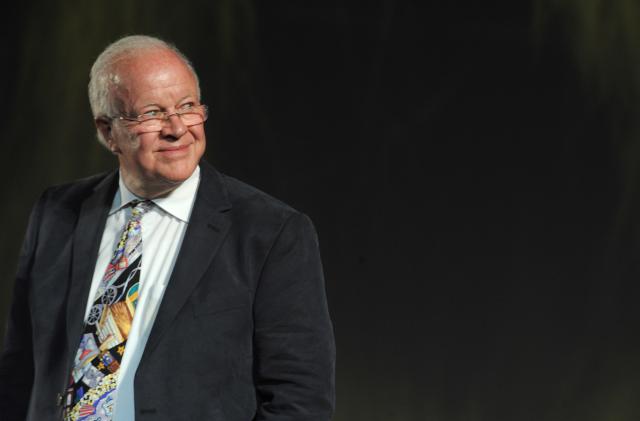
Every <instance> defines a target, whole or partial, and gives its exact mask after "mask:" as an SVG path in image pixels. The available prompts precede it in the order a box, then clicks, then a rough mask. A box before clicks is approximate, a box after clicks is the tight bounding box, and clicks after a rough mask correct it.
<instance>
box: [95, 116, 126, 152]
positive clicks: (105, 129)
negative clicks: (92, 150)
mask: <svg viewBox="0 0 640 421" xmlns="http://www.w3.org/2000/svg"><path fill="white" fill-rule="evenodd" d="M94 122H95V125H96V129H98V131H99V132H100V134H101V135H102V137H103V138H104V140H105V141H106V142H107V145H108V146H109V149H110V150H111V152H113V153H114V154H118V153H119V152H120V148H118V145H117V144H116V142H114V141H113V135H112V134H111V130H112V127H111V119H109V118H106V117H98V118H96V119H95V120H94Z"/></svg>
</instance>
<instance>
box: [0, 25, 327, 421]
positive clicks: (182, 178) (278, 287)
mask: <svg viewBox="0 0 640 421" xmlns="http://www.w3.org/2000/svg"><path fill="white" fill-rule="evenodd" d="M89 98H90V102H91V108H92V110H93V115H94V118H95V123H96V127H97V130H98V137H99V139H100V141H101V142H102V143H103V144H104V145H105V146H106V147H108V148H109V150H110V151H111V152H112V153H113V154H114V155H115V156H116V157H117V158H118V162H119V169H118V170H117V171H114V172H111V173H108V174H103V175H97V176H94V177H90V178H87V179H84V180H80V181H77V182H74V183H70V184H66V185H62V186H57V187H52V188H50V189H48V190H47V191H45V192H44V193H43V195H42V197H41V198H40V200H39V201H38V202H37V204H36V205H35V207H34V210H33V212H32V214H31V218H30V221H29V227H28V230H27V234H26V238H25V242H24V245H23V250H22V253H21V257H20V261H19V266H18V273H17V277H16V283H15V287H14V296H13V301H12V306H11V311H10V314H9V323H8V326H7V333H6V338H5V349H4V351H3V353H2V357H1V359H0V418H1V419H2V420H14V419H15V420H24V419H25V418H26V419H28V420H53V419H63V420H102V421H105V420H117V421H126V420H133V419H138V420H144V419H150V420H225V421H229V420H239V421H240V420H242V421H250V420H295V421H303V420H328V419H330V417H331V414H332V411H333V402H334V361H335V348H334V340H333V330H332V326H331V322H330V319H329V315H328V310H327V303H326V295H325V291H324V280H323V275H322V266H321V263H320V257H319V252H318V243H317V238H316V234H315V231H314V228H313V226H312V224H311V222H310V220H309V218H307V217H306V216H305V215H304V214H301V213H299V212H297V211H295V210H294V209H292V208H290V207H289V206H287V205H285V204H284V203H282V202H279V201H278V200H276V199H273V198H272V197H270V196H268V195H266V194H264V193H262V192H260V191H259V190H257V189H255V188H253V187H250V186H248V185H246V184H244V183H242V182H240V181H238V180H235V179H233V178H231V177H228V176H225V175H223V174H220V173H218V172H217V171H216V170H215V169H214V168H213V167H211V166H210V165H209V164H207V163H206V162H204V161H201V158H202V155H203V153H204V150H205V144H206V140H205V132H204V123H205V121H206V120H207V115H208V114H207V113H208V112H207V107H206V106H205V105H203V104H201V102H200V89H199V84H198V78H197V76H196V73H195V72H194V70H193V68H192V66H191V64H190V63H189V61H188V60H187V59H186V58H185V57H184V56H183V55H182V54H181V53H180V52H179V51H178V50H177V49H176V48H175V47H173V46H171V45H168V44H167V43H165V42H164V41H161V40H159V39H156V38H152V37H147V36H130V37H125V38H122V39H120V40H119V41H117V42H115V43H113V44H112V45H110V46H109V47H107V48H106V49H105V51H104V52H102V54H101V55H100V56H99V57H98V59H97V60H96V62H95V64H94V65H93V68H92V69H91V81H90V83H89Z"/></svg>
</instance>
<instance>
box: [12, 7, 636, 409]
mask: <svg viewBox="0 0 640 421" xmlns="http://www.w3.org/2000/svg"><path fill="white" fill-rule="evenodd" d="M485 3H486V2H460V1H449V2H440V3H432V2H427V1H424V2H422V1H413V2H411V1H406V2H402V1H390V0H386V1H385V0H379V1H372V2H362V3H361V4H355V3H346V2H331V1H322V2H320V1H307V2H285V1H269V2H256V1H250V0H236V1H231V0H224V1H193V2H189V3H185V2H176V1H173V2H171V1H155V2H152V1H137V2H129V1H124V0H114V1H109V2H107V1H103V0H101V1H94V2H81V1H65V2H62V1H58V2H55V1H45V0H34V1H32V2H30V3H28V4H22V5H14V6H13V9H12V10H6V11H5V12H4V17H5V23H4V25H3V27H2V29H1V30H2V43H3V46H2V48H3V49H2V52H3V56H4V60H3V75H4V78H3V79H2V83H1V86H2V99H3V101H1V102H0V103H1V107H2V110H1V111H2V113H1V114H0V119H1V120H0V121H1V123H2V126H0V127H2V129H3V135H2V140H1V144H2V151H3V153H2V154H0V175H1V176H2V180H3V181H2V184H1V186H0V188H1V191H0V197H1V198H2V206H1V207H0V232H2V234H1V239H2V241H0V251H1V253H0V276H1V278H0V314H1V315H2V316H0V317H2V320H4V317H5V315H6V311H7V305H8V303H9V294H10V291H11V288H12V287H11V285H12V277H13V273H14V270H15V262H16V259H17V254H18V250H19V246H20V242H21V238H22V235H23V232H24V229H25V225H26V219H27V215H28V212H29V209H30V207H31V205H32V204H33V202H34V200H35V199H36V197H37V196H38V194H39V193H40V192H41V191H42V189H43V188H45V187H46V186H47V185H50V184H54V183H61V182H65V181H69V180H72V179H75V178H79V177H83V176H86V175H90V174H93V173H96V172H99V171H103V170H106V169H109V168H112V167H113V166H114V165H115V161H114V159H113V158H112V157H111V156H110V155H109V154H108V153H107V152H106V150H104V149H103V148H101V146H99V145H98V143H97V141H96V140H95V136H94V133H93V129H92V121H91V115H90V112H89V107H88V101H87V99H86V83H87V79H88V70H89V67H90V65H91V63H92V61H93V60H94V59H95V57H96V56H97V54H98V53H99V52H100V51H101V50H102V48H104V46H106V44H107V43H109V42H110V41H112V40H114V39H115V38H117V37H119V36H121V35H125V34H132V33H148V34H151V35H157V36H160V37H163V38H165V39H167V40H169V41H172V42H174V43H176V45H177V46H178V47H179V48H181V49H182V50H183V51H184V52H185V53H186V54H187V56H189V57H190V58H191V59H192V61H193V62H194V65H195V67H196V69H197V70H198V72H199V75H200V78H201V83H202V89H203V100H204V102H205V103H207V104H209V105H210V106H211V108H212V111H213V112H212V114H213V116H212V118H211V120H210V121H209V122H208V123H207V135H208V149H207V153H206V158H207V159H208V160H209V161H211V162H212V163H214V164H215V165H216V166H217V167H218V168H219V169H220V170H221V171H223V172H226V173H229V174H231V175H234V176H236V177H238V178H240V179H242V180H244V181H247V182H249V183H251V184H253V185H255V186H257V187H259V188H261V189H263V190H265V191H266V192H268V193H270V194H272V195H274V196H276V197H278V198H280V199H282V200H284V201H285V202H288V203H289V204H291V205H292V206H294V207H296V208H298V209H299V210H301V211H303V212H305V213H307V214H309V215H310V216H311V218H312V219H313V220H314V222H315V224H316V227H317V230H318V233H319V237H320V241H321V247H322V253H323V260H324V263H325V273H326V278H327V292H328V295H329V300H330V308H331V313H332V318H333V320H334V325H335V332H336V337H337V346H338V363H337V380H338V384H337V386H338V390H337V393H338V401H337V402H338V405H337V412H336V417H335V419H336V420H338V421H358V420H367V421H373V420H385V421H388V420H402V421H404V420H470V421H471V420H473V421H475V420H505V421H506V420H542V419H544V420H581V421H582V420H616V421H617V420H636V419H638V417H640V403H639V402H640V401H638V399H637V396H636V393H634V392H635V391H637V390H638V387H640V376H639V375H640V359H639V358H638V355H640V354H639V352H638V351H640V343H639V341H638V334H637V333H638V332H637V324H638V322H639V321H640V315H639V314H638V310H637V307H638V305H637V304H636V303H637V302H638V299H639V298H640V291H639V290H638V287H637V286H636V284H637V280H638V279H640V278H638V276H637V267H636V258H635V256H636V255H638V252H640V250H638V244H637V238H638V231H639V230H638V226H637V221H636V219H637V218H636V217H635V213H636V212H637V210H638V209H637V208H638V207H637V203H636V202H637V196H638V192H637V187H636V185H637V184H638V177H639V176H640V175H638V174H637V169H636V167H638V158H639V157H640V147H639V146H638V141H637V140H636V138H637V135H638V133H640V130H638V127H637V126H638V124H637V123H635V119H634V116H635V113H637V111H638V109H639V108H640V107H638V98H639V97H640V95H638V92H640V89H639V88H638V86H640V83H639V82H638V80H640V76H638V75H640V68H639V67H640V45H638V44H639V43H640V39H637V38H638V37H637V36H636V35H637V28H638V27H640V26H638V25H640V6H636V5H635V3H634V2H629V1H623V0H610V1H605V0H589V1H586V0H585V1H577V0H557V1H551V0H547V1H545V0H539V1H535V2H526V1H522V2H516V1H514V2H504V4H502V5H498V4H497V3H492V4H491V5H487V4H485ZM636 47H638V48H636Z"/></svg>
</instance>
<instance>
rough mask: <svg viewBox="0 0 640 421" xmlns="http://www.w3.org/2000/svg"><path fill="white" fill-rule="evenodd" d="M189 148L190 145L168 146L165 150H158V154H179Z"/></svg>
mask: <svg viewBox="0 0 640 421" xmlns="http://www.w3.org/2000/svg"><path fill="white" fill-rule="evenodd" d="M189 146H191V144H190V143H187V144H186V145H179V146H167V147H165V148H160V149H158V152H178V151H183V150H185V149H187V148H188V147H189Z"/></svg>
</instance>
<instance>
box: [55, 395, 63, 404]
mask: <svg viewBox="0 0 640 421" xmlns="http://www.w3.org/2000/svg"><path fill="white" fill-rule="evenodd" d="M62 399H63V396H62V393H58V395H57V396H56V405H57V406H62Z"/></svg>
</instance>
